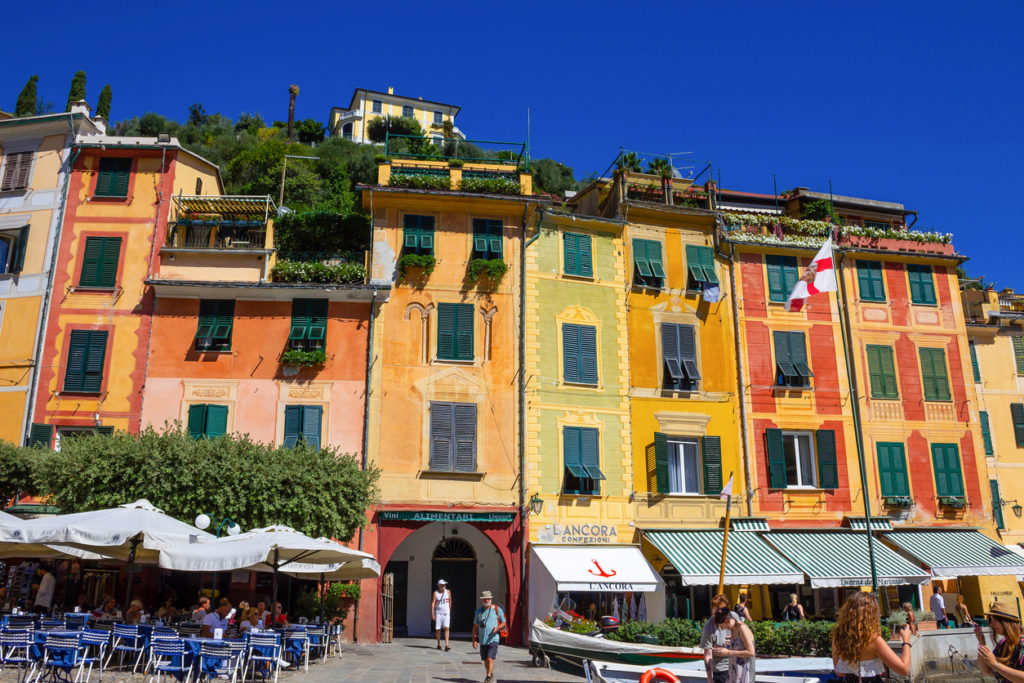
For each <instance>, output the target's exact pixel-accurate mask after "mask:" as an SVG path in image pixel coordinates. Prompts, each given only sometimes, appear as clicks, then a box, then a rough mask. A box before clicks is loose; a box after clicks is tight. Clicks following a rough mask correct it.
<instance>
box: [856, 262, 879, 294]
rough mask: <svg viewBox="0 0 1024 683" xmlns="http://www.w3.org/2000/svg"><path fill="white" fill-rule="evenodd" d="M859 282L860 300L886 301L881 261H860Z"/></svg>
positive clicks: (858, 266)
mask: <svg viewBox="0 0 1024 683" xmlns="http://www.w3.org/2000/svg"><path fill="white" fill-rule="evenodd" d="M857 281H858V284H859V286H860V298H861V299H863V300H864V301H885V286H884V284H883V282H882V263H881V262H880V261H858V262H857Z"/></svg>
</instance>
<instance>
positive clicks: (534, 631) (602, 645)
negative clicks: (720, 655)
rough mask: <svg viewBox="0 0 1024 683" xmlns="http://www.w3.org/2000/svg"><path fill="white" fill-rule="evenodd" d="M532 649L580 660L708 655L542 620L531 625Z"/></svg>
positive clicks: (651, 661)
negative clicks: (575, 630)
mask: <svg viewBox="0 0 1024 683" xmlns="http://www.w3.org/2000/svg"><path fill="white" fill-rule="evenodd" d="M530 650H531V651H532V652H533V653H535V654H537V653H540V654H543V655H546V656H548V657H560V658H563V659H569V660H573V661H575V662H576V663H579V662H581V661H582V660H584V659H600V660H601V661H605V662H616V663H619V664H631V665H638V666H655V665H659V664H666V663H673V662H675V663H682V662H692V661H696V660H702V659H703V658H704V651H703V650H701V649H699V648H690V647H667V646H663V645H645V644H642V643H625V642H620V641H615V640H607V639H605V638H594V637H592V636H585V635H581V634H578V633H570V632H568V631H560V630H558V629H554V628H551V627H550V626H547V625H546V624H544V623H543V622H541V621H539V620H537V621H534V622H533V626H532V627H531V628H530Z"/></svg>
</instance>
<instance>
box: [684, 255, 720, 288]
mask: <svg viewBox="0 0 1024 683" xmlns="http://www.w3.org/2000/svg"><path fill="white" fill-rule="evenodd" d="M718 284H721V282H720V281H719V279H718V275H717V274H716V273H715V251H714V249H712V248H711V247H708V246H704V245H701V244H687V245H686V288H687V289H689V290H694V291H697V290H703V288H704V286H705V285H718Z"/></svg>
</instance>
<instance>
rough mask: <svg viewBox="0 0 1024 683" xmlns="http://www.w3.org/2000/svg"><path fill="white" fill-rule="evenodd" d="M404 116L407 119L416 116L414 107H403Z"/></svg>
mask: <svg viewBox="0 0 1024 683" xmlns="http://www.w3.org/2000/svg"><path fill="white" fill-rule="evenodd" d="M402 116H404V117H405V118H407V119H412V118H416V112H414V111H413V108H412V107H405V106H404V107H402Z"/></svg>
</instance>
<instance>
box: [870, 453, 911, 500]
mask: <svg viewBox="0 0 1024 683" xmlns="http://www.w3.org/2000/svg"><path fill="white" fill-rule="evenodd" d="M877 449H878V480H879V485H880V487H881V489H882V496H883V497H894V496H909V495H910V484H909V480H908V477H907V457H906V453H905V451H904V449H903V444H901V443H896V442H888V443H887V442H881V443H879V444H878V447H877Z"/></svg>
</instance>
